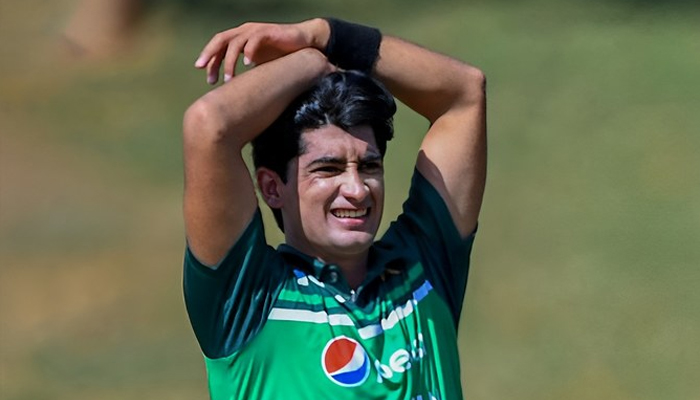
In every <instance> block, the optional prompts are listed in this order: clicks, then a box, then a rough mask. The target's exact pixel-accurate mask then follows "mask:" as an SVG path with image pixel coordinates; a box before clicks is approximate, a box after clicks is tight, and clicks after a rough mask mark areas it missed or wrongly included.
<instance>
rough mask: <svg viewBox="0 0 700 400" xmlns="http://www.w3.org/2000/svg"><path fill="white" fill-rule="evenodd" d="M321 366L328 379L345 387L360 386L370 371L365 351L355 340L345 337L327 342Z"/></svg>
mask: <svg viewBox="0 0 700 400" xmlns="http://www.w3.org/2000/svg"><path fill="white" fill-rule="evenodd" d="M321 366H322V367H323V372H325V373H326V376H327V377H328V379H330V380H331V381H333V383H335V384H337V385H340V386H345V387H353V386H359V385H362V384H363V383H364V382H365V381H366V380H367V377H368V376H369V370H370V363H369V357H368V356H367V352H365V349H363V348H362V346H361V345H360V344H359V343H358V342H357V341H356V340H353V339H350V338H349V337H346V336H338V337H336V338H333V339H331V340H329V341H328V343H327V344H326V347H325V348H324V349H323V354H322V355H321Z"/></svg>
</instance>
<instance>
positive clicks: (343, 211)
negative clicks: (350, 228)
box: [331, 208, 369, 218]
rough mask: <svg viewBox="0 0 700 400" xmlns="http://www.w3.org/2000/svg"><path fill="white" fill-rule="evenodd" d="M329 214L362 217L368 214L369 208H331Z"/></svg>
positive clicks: (342, 216)
mask: <svg viewBox="0 0 700 400" xmlns="http://www.w3.org/2000/svg"><path fill="white" fill-rule="evenodd" d="M331 214H333V216H334V217H336V218H362V217H365V216H366V215H367V214H369V208H359V209H356V210H349V209H342V208H339V209H335V210H331Z"/></svg>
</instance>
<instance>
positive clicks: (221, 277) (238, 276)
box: [183, 209, 285, 358]
mask: <svg viewBox="0 0 700 400" xmlns="http://www.w3.org/2000/svg"><path fill="white" fill-rule="evenodd" d="M284 274H285V270H284V263H283V262H282V260H281V258H280V257H279V255H278V254H277V252H276V251H275V250H274V249H273V248H272V247H270V246H268V245H267V243H266V241H265V231H264V227H263V222H262V215H261V213H260V210H259V209H258V210H257V211H256V213H255V215H254V217H253V219H252V221H251V222H250V223H249V225H248V226H247V227H246V229H245V230H244V232H243V233H242V235H241V237H240V238H239V239H238V240H237V241H236V243H235V244H234V245H233V247H232V248H231V249H230V250H229V252H228V253H227V255H226V256H225V257H224V259H223V260H222V261H221V262H220V263H219V265H216V266H214V267H207V266H205V265H203V264H202V263H200V262H199V260H197V258H196V257H195V256H194V254H193V253H192V252H191V250H190V249H189V247H187V249H186V251H185V260H184V276H183V288H184V296H185V305H186V307H187V313H188V314H189V317H190V322H191V323H192V328H193V330H194V332H195V335H196V337H197V340H198V341H199V345H200V347H201V348H202V351H203V353H204V355H206V356H207V357H208V358H220V357H226V356H229V355H231V354H232V353H233V352H234V351H236V350H238V349H240V348H241V347H242V346H243V345H244V344H245V343H247V342H248V341H249V340H250V339H252V338H253V337H254V336H255V335H256V334H257V333H258V332H259V331H260V329H262V326H263V324H264V323H265V320H266V318H267V315H268V313H269V311H270V309H271V308H272V304H273V302H274V299H275V298H276V297H277V295H278V294H279V291H280V289H281V286H282V282H283V279H282V277H283V275H284Z"/></svg>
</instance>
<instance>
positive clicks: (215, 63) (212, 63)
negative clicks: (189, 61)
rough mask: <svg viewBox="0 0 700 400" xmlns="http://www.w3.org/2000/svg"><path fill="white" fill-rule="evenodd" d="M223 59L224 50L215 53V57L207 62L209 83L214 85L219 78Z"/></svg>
mask: <svg viewBox="0 0 700 400" xmlns="http://www.w3.org/2000/svg"><path fill="white" fill-rule="evenodd" d="M222 59H223V52H219V53H217V54H214V56H213V57H211V58H210V59H209V63H208V64H207V83H208V84H210V85H214V84H215V83H216V82H217V81H218V80H219V67H221V61H222Z"/></svg>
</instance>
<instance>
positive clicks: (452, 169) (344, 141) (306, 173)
mask: <svg viewBox="0 0 700 400" xmlns="http://www.w3.org/2000/svg"><path fill="white" fill-rule="evenodd" d="M329 33H330V31H329V27H328V24H327V23H326V22H325V21H324V20H322V19H313V20H309V21H304V22H301V23H299V24H289V25H275V24H256V23H248V24H244V25H241V26H239V27H236V28H233V29H230V30H227V31H224V32H221V33H219V34H217V35H216V36H214V38H212V40H211V41H210V42H209V43H208V44H207V45H206V46H205V48H204V50H203V51H202V53H201V54H200V56H199V58H198V59H197V61H196V62H195V66H196V67H197V68H201V69H205V70H206V71H207V80H208V82H210V83H214V82H216V81H217V79H218V75H219V71H220V69H223V74H224V80H225V81H226V83H225V84H223V85H221V86H219V87H217V88H215V89H214V90H212V91H210V92H209V93H207V94H205V95H204V96H202V97H201V98H200V99H198V100H197V101H196V102H195V103H194V104H193V105H192V106H191V107H190V108H189V109H188V111H187V112H186V113H185V119H184V158H185V201H184V215H185V225H186V232H187V238H188V243H189V245H190V248H191V249H192V251H193V252H194V254H195V255H196V256H197V257H198V258H199V259H200V261H202V262H203V263H205V264H208V265H216V263H218V262H219V260H221V258H222V257H223V256H224V255H225V254H226V252H227V251H228V249H229V248H230V247H231V246H232V245H233V244H234V243H235V241H236V239H237V238H238V236H240V234H241V232H242V231H243V229H245V227H246V225H247V224H248V222H249V221H250V220H251V218H252V216H253V214H254V212H255V209H256V207H257V201H256V197H255V193H254V188H253V184H252V181H251V179H250V174H249V171H248V170H247V169H246V166H245V164H244V163H243V159H242V157H241V149H242V148H243V146H244V145H245V144H246V143H248V142H250V141H251V140H252V139H253V138H254V137H255V136H257V135H258V134H259V133H260V132H261V131H262V130H263V129H264V128H265V127H266V126H267V125H269V124H270V123H271V122H272V121H273V120H274V119H275V118H276V117H277V116H278V115H279V114H280V113H281V112H282V110H283V109H284V107H285V106H286V105H287V104H289V103H290V102H291V101H292V99H294V98H295V97H296V96H297V95H298V94H300V93H301V92H303V91H304V90H305V89H307V88H308V87H310V86H311V85H312V84H313V83H314V82H316V80H318V79H319V78H320V77H322V76H323V75H325V74H327V73H329V72H331V71H333V70H334V69H335V67H333V66H332V65H330V64H329V63H328V61H327V59H326V58H325V56H324V55H323V54H322V53H321V51H322V50H323V49H325V46H326V44H327V42H328V37H329ZM379 53H380V54H379V59H378V61H377V63H376V66H375V69H374V71H373V75H374V76H375V78H377V79H379V80H380V81H382V82H383V83H384V84H385V85H386V86H387V88H388V89H389V90H390V91H391V92H392V94H394V96H396V97H397V98H398V99H399V100H401V101H402V102H403V103H405V104H406V105H408V106H409V107H410V108H411V109H412V110H414V111H415V112H417V113H419V114H420V115H422V116H424V117H425V118H426V119H427V120H428V122H429V123H430V128H429V130H428V132H427V133H426V135H425V137H424V139H423V142H422V144H421V148H420V151H419V155H418V159H417V160H416V168H417V169H418V170H419V171H420V172H421V173H422V174H423V176H425V177H426V179H428V181H429V182H430V183H431V184H432V185H433V186H434V187H435V188H436V189H437V191H438V192H439V193H440V195H441V196H442V197H443V199H444V200H445V202H446V204H447V207H448V209H449V211H450V214H451V216H452V218H453V220H454V222H455V224H456V226H457V229H458V231H459V232H460V234H461V235H462V236H463V237H466V236H467V235H469V234H470V233H471V232H472V231H473V230H474V229H475V227H476V223H477V218H478V215H479V210H480V208H481V202H482V197H483V192H484V185H485V179H486V123H485V121H486V107H485V79H484V75H483V74H482V73H481V71H479V70H478V69H476V68H474V67H472V66H470V65H468V64H465V63H462V62H460V61H457V60H455V59H452V58H449V57H447V56H444V55H440V54H437V53H434V52H432V51H429V50H427V49H424V48H421V47H419V46H416V45H414V44H411V43H408V42H406V41H403V40H401V39H398V38H394V37H391V36H386V35H385V36H384V37H383V39H382V42H381V45H380V50H379ZM241 55H243V57H244V59H245V60H247V61H248V63H249V64H251V65H253V64H254V65H257V66H256V67H255V68H252V69H250V70H248V71H246V72H244V73H241V74H238V75H236V74H235V73H234V72H235V71H234V66H235V64H236V62H237V60H238V58H239V57H240V56H241ZM241 105H245V106H241ZM323 129H327V130H330V133H331V135H327V136H324V135H322V134H321V132H313V131H310V132H306V133H304V135H303V136H302V137H303V139H304V140H305V142H306V144H307V145H309V146H308V148H307V152H306V153H305V154H302V155H301V156H300V157H298V158H297V159H294V160H293V162H292V163H291V164H292V165H291V166H290V168H291V171H292V172H293V173H290V174H289V176H290V177H291V178H292V179H289V181H288V182H287V184H283V183H282V182H281V179H279V177H278V176H276V174H275V173H274V172H272V171H268V170H264V169H263V170H259V171H257V173H256V178H257V181H258V182H257V183H258V187H259V188H260V189H261V193H262V195H263V199H264V200H265V202H266V203H267V204H268V205H269V206H270V207H274V208H280V209H281V210H282V215H283V218H284V223H285V231H286V232H285V238H286V241H287V243H288V244H290V245H292V246H295V247H297V248H298V249H299V250H302V251H304V252H305V253H307V254H309V255H311V256H314V257H318V258H321V259H322V260H324V261H326V262H333V263H336V264H338V265H339V266H340V268H341V270H342V271H343V274H344V275H345V277H346V279H347V280H348V282H349V283H350V285H351V286H352V287H355V286H357V285H358V284H359V283H360V282H361V279H362V277H364V274H365V271H366V262H367V249H368V248H369V245H371V241H372V240H373V239H374V234H375V233H376V226H375V223H376V224H377V226H378V223H379V222H378V221H379V219H380V217H381V207H382V203H383V180H382V182H381V184H379V183H378V182H376V185H375V182H374V181H373V180H372V179H370V180H367V179H365V177H366V176H370V175H373V174H369V173H368V172H367V170H364V171H363V169H362V168H361V165H362V161H361V160H363V157H365V156H366V155H367V153H368V152H369V151H370V150H369V149H371V148H372V147H376V146H375V143H374V137H373V135H370V134H369V133H368V132H366V131H365V132H357V131H355V132H353V130H351V132H344V131H342V130H341V129H340V128H337V127H322V128H320V130H323ZM367 129H368V128H365V130H367ZM323 133H329V132H328V131H327V132H323ZM334 149H337V154H336V153H335V151H336V150H334ZM319 155H320V156H321V158H326V159H335V161H338V162H334V164H336V165H335V167H333V168H337V171H335V172H332V173H331V174H330V175H331V176H323V175H322V174H323V173H327V171H326V172H324V171H318V170H314V169H313V167H311V168H310V167H309V163H308V162H307V161H309V160H311V161H313V160H314V159H316V158H318V156H319ZM373 179H374V178H373ZM376 179H377V180H379V177H377V178H376ZM382 179H383V178H382ZM363 183H364V185H363ZM365 205H369V206H370V209H371V211H370V213H369V217H368V218H367V219H368V220H367V221H355V219H347V218H346V219H343V218H335V219H334V217H333V210H334V209H335V208H348V209H357V208H363V206H365ZM373 207H374V209H372V208H373ZM307 218H308V221H309V222H308V223H307ZM375 219H376V221H375ZM310 221H315V222H314V223H311V222H310ZM356 228H359V229H356Z"/></svg>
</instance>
